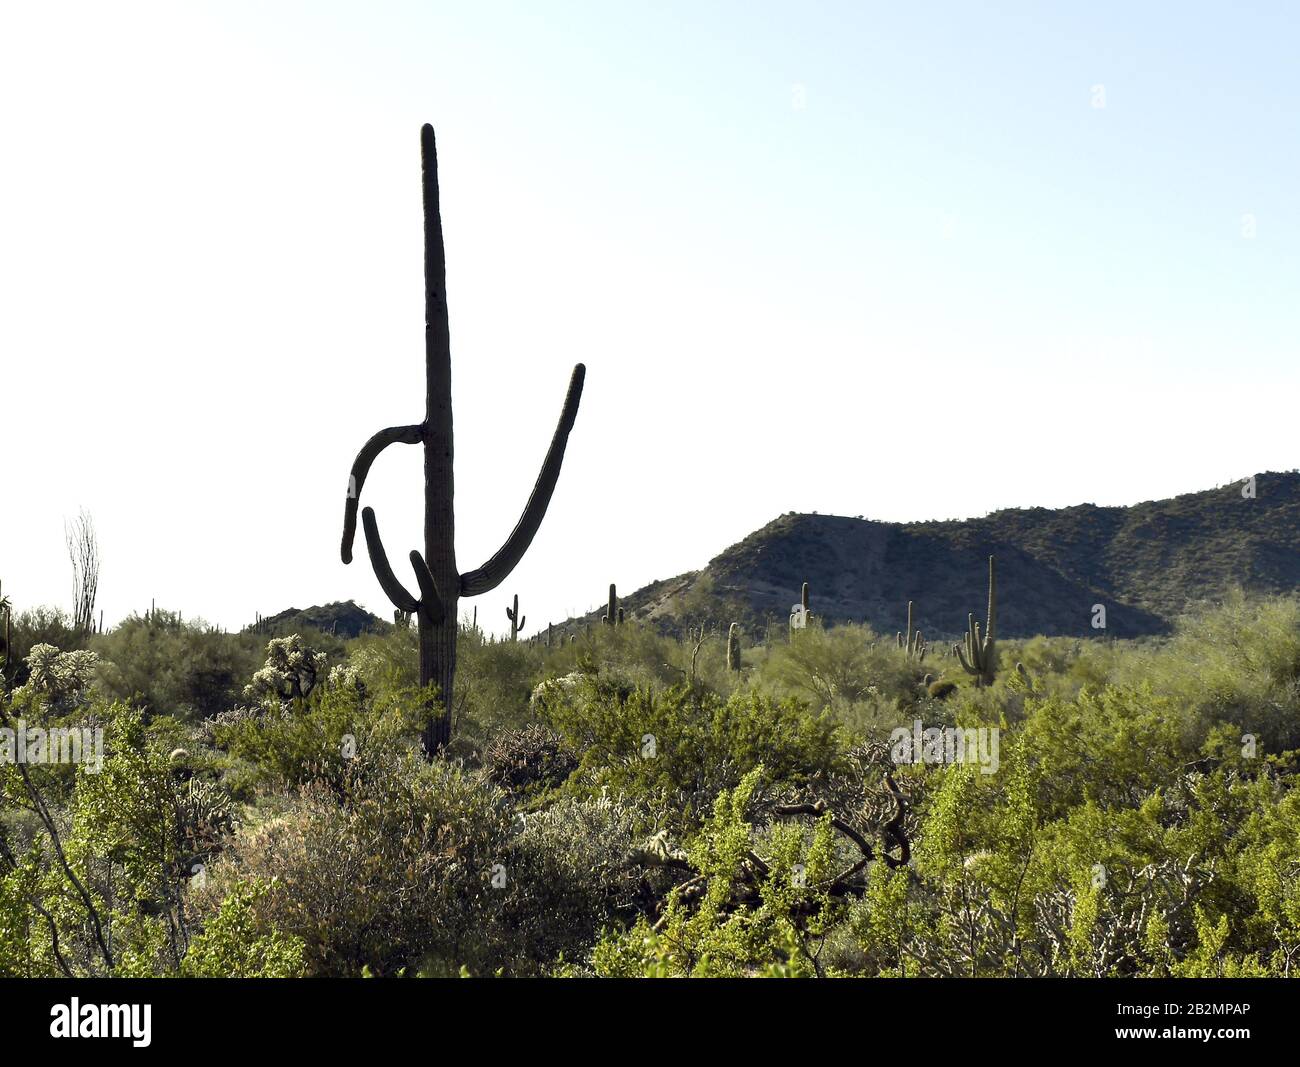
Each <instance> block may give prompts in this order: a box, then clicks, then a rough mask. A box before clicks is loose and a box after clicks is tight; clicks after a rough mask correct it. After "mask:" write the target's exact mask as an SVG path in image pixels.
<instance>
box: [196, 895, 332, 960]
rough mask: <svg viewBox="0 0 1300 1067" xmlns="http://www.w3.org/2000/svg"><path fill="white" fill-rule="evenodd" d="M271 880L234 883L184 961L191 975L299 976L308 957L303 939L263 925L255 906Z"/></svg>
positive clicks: (197, 936) (198, 935)
mask: <svg viewBox="0 0 1300 1067" xmlns="http://www.w3.org/2000/svg"><path fill="white" fill-rule="evenodd" d="M266 892H267V886H266V885H265V883H251V884H236V885H234V886H232V887H231V890H230V892H229V893H228V894H227V896H226V897H225V899H223V900H222V901H221V903H220V905H219V906H218V908H217V911H216V914H214V915H212V916H211V917H210V918H209V919H208V921H207V924H206V925H205V926H204V928H203V930H202V931H201V932H199V933H198V934H197V935H196V936H195V937H194V938H193V939H192V940H191V941H190V944H189V950H188V951H187V952H186V953H185V957H184V959H182V960H181V974H182V975H183V976H184V977H186V978H299V977H302V975H303V974H304V973H305V970H306V961H305V958H304V956H305V953H304V950H303V943H302V940H301V938H297V937H292V936H288V935H285V934H283V933H281V932H280V931H278V930H270V931H266V930H263V929H260V928H259V926H258V922H257V915H256V912H255V910H254V906H255V905H256V903H257V902H258V901H259V900H261V899H262V897H264V896H265V895H266Z"/></svg>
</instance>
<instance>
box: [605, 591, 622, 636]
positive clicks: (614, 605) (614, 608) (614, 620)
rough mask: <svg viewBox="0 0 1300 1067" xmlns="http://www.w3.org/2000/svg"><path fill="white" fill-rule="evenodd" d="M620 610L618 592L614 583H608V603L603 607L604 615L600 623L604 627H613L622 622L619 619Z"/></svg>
mask: <svg viewBox="0 0 1300 1067" xmlns="http://www.w3.org/2000/svg"><path fill="white" fill-rule="evenodd" d="M620 614H621V610H620V608H619V606H618V590H617V589H616V588H615V587H614V583H613V582H610V583H609V603H608V604H607V605H606V606H605V614H604V615H602V616H601V617H600V621H601V622H603V623H604V624H605V625H606V626H615V625H617V624H618V623H620V622H622V621H623V620H622V618H620Z"/></svg>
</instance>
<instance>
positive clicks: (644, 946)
mask: <svg viewBox="0 0 1300 1067" xmlns="http://www.w3.org/2000/svg"><path fill="white" fill-rule="evenodd" d="M761 778H762V771H761V768H755V769H754V770H752V771H751V772H749V773H748V774H747V775H745V776H744V778H742V779H741V781H740V783H739V784H738V785H737V786H736V788H735V789H734V790H728V791H724V792H722V793H720V794H719V795H718V797H717V799H716V801H715V803H714V805H713V813H712V816H711V818H709V820H708V821H707V822H706V823H705V825H704V826H703V827H702V829H701V831H700V833H699V834H698V835H697V836H696V837H695V839H694V841H693V843H692V845H691V848H690V849H689V862H690V863H691V864H692V866H693V868H694V869H695V870H697V871H698V872H699V876H698V882H697V883H696V884H697V885H700V884H701V883H702V885H701V888H700V889H699V891H698V892H697V893H694V894H692V895H691V897H690V899H689V900H688V897H687V895H686V894H684V893H683V892H681V891H680V890H679V891H676V892H674V893H673V894H672V895H671V896H670V898H669V902H668V907H667V910H666V911H665V914H664V916H663V918H662V920H661V921H660V923H659V924H657V926H654V927H652V926H651V924H650V923H649V922H648V921H647V920H646V919H644V918H641V919H639V920H638V921H637V922H636V923H635V924H634V925H633V926H632V928H631V929H629V930H627V931H626V932H614V933H610V934H608V935H607V936H605V937H604V938H602V940H601V941H600V943H599V944H598V945H597V946H596V947H595V949H594V951H593V953H592V957H591V963H592V967H593V969H594V971H595V973H596V974H598V975H601V976H604V977H619V978H642V977H655V978H671V977H705V978H710V977H729V978H734V977H751V976H759V977H811V976H813V975H814V974H816V973H817V971H816V963H815V958H814V955H813V953H812V951H810V944H811V943H812V942H815V941H816V940H817V939H819V938H820V936H821V934H822V933H823V932H824V931H825V929H826V928H827V927H828V926H829V925H830V924H831V922H832V919H833V915H834V913H835V912H836V910H837V905H836V904H835V903H834V902H832V901H831V899H830V898H829V897H828V896H827V895H826V893H825V892H823V891H820V890H819V889H818V888H817V887H818V886H819V885H820V884H821V883H823V882H824V881H825V880H826V879H827V878H828V876H829V875H830V874H831V873H832V857H833V848H832V842H831V834H830V824H829V822H828V821H827V820H821V821H820V822H819V823H818V824H817V827H816V829H815V831H814V833H813V835H812V839H811V842H810V843H808V844H806V845H805V835H804V834H803V832H802V830H801V829H800V828H799V827H796V826H782V827H778V828H773V829H772V830H771V831H770V832H769V835H768V839H767V846H768V847H767V848H766V849H765V850H764V851H765V853H766V858H765V860H764V864H765V867H766V872H765V875H764V877H763V879H762V884H761V887H760V888H759V889H758V890H757V891H756V890H755V888H754V884H753V881H752V879H750V878H746V877H742V872H743V871H744V869H745V867H746V865H747V864H748V863H750V862H751V861H750V860H749V858H748V857H749V856H750V854H751V853H752V849H753V844H754V842H753V831H752V828H751V826H750V823H749V821H748V817H747V808H748V806H749V804H750V799H751V796H752V794H753V792H754V790H755V788H756V787H757V786H758V784H759V782H760V780H761ZM800 861H803V862H802V864H800ZM796 864H799V867H798V868H796ZM796 870H797V872H798V873H797V874H796ZM738 902H739V903H738Z"/></svg>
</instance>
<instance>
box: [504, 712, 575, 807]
mask: <svg viewBox="0 0 1300 1067" xmlns="http://www.w3.org/2000/svg"><path fill="white" fill-rule="evenodd" d="M483 764H484V768H485V770H486V771H487V776H488V779H489V780H490V781H492V782H495V783H496V784H497V785H499V786H501V787H502V788H503V789H505V790H507V791H509V792H511V793H515V794H529V793H534V792H540V791H545V790H547V789H551V788H553V787H555V786H558V785H560V784H562V783H563V782H564V781H565V779H567V778H568V777H569V775H570V774H572V773H573V772H574V771H575V770H577V768H578V757H577V756H576V755H575V754H574V752H573V750H572V749H571V748H570V747H569V746H568V745H567V744H566V743H565V740H564V738H563V737H561V736H560V735H559V734H557V733H556V732H555V731H554V730H552V729H550V728H548V727H546V726H543V725H542V724H540V723H531V724H530V725H528V726H525V727H522V728H521V729H518V730H506V731H504V732H502V733H500V734H498V735H497V736H496V737H494V738H493V739H492V741H491V742H490V743H489V744H488V747H487V749H486V750H485V751H484V753H483Z"/></svg>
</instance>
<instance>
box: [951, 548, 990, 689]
mask: <svg viewBox="0 0 1300 1067" xmlns="http://www.w3.org/2000/svg"><path fill="white" fill-rule="evenodd" d="M988 610H989V613H988V621H987V623H986V625H985V628H984V634H983V636H981V635H980V624H979V623H978V622H976V621H975V616H974V615H973V614H972V615H967V616H966V642H965V647H964V648H963V647H962V645H953V646H952V650H953V652H955V653H956V654H957V658H958V659H959V660H960V661H961V667H962V670H964V671H965V672H966V673H967V674H973V675H974V676H975V684H976V685H977V686H985V685H992V684H993V675H994V673H995V672H996V671H997V666H998V660H997V641H996V634H995V632H994V631H995V627H996V625H997V611H998V576H997V570H996V569H995V567H994V562H993V557H992V556H989V605H988Z"/></svg>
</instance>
